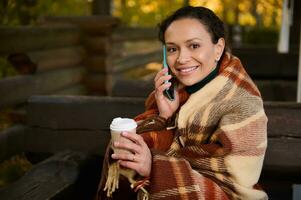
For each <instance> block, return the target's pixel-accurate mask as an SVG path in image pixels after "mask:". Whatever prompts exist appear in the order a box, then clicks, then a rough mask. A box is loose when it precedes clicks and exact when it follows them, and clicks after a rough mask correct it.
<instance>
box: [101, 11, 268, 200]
mask: <svg viewBox="0 0 301 200" xmlns="http://www.w3.org/2000/svg"><path fill="white" fill-rule="evenodd" d="M159 27H160V32H159V39H160V40H161V42H162V43H163V44H164V45H166V48H167V63H168V65H169V68H170V71H171V74H172V75H167V70H166V69H163V70H161V71H160V72H158V74H157V75H156V77H155V80H154V84H155V91H154V92H152V93H151V94H150V96H149V97H148V99H147V101H146V112H145V113H143V114H141V115H139V116H137V117H136V120H137V121H139V122H140V125H139V126H138V129H137V132H138V133H142V134H140V135H131V134H127V133H123V137H125V138H127V139H128V140H129V141H130V142H116V143H114V144H113V145H114V146H115V147H117V148H124V149H127V150H129V151H130V152H133V153H131V154H115V153H113V154H111V158H112V159H114V160H118V163H119V164H120V166H122V167H124V168H126V169H132V170H134V171H135V172H136V173H137V174H138V175H139V177H140V179H142V180H143V181H141V182H139V183H141V184H140V185H139V186H144V187H143V188H144V189H145V190H147V191H148V193H149V197H150V198H151V199H244V200H245V199H252V200H254V199H267V195H266V193H265V192H263V191H261V190H259V189H257V187H256V184H257V181H258V179H259V176H260V173H261V169H262V164H263V159H264V154H265V150H266V147H267V133H266V128H267V117H266V115H265V112H264V110H263V103H262V99H261V96H260V92H259V91H258V89H257V87H256V86H255V84H254V83H253V81H252V80H251V79H250V77H249V76H248V74H247V73H246V71H245V70H244V68H243V66H242V64H241V62H240V61H239V59H238V58H236V57H234V56H233V55H231V54H230V53H229V52H227V51H226V41H225V31H224V25H223V22H222V21H221V20H220V19H219V18H218V17H217V16H216V15H215V14H214V13H213V12H212V11H211V10H209V9H207V8H204V7H191V6H188V7H184V8H180V9H179V10H177V11H176V12H175V13H173V14H172V15H171V16H169V17H168V18H167V19H165V20H164V21H163V22H162V23H161V24H160V26H159ZM172 79H173V81H169V80H172ZM168 81H169V82H168ZM170 82H173V83H174V84H176V89H175V100H173V101H170V100H169V99H168V98H167V97H166V96H165V95H164V90H166V89H169V88H170V87H171V83H170ZM108 155H110V154H109V153H108ZM109 163H110V161H109ZM111 163H112V162H111ZM109 166H110V164H109ZM109 168H110V167H109ZM105 173H106V167H105V168H104V174H105ZM104 177H105V178H103V180H104V179H106V175H104ZM148 181H149V182H148ZM146 183H148V184H146ZM101 187H103V184H101ZM139 188H140V187H139ZM139 188H138V189H139ZM138 198H140V197H138Z"/></svg>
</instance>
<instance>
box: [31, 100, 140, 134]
mask: <svg viewBox="0 0 301 200" xmlns="http://www.w3.org/2000/svg"><path fill="white" fill-rule="evenodd" d="M143 110H144V99H142V98H125V97H122V98H118V97H89V96H74V97H72V96H32V97H31V98H30V99H29V101H28V113H27V114H28V125H29V126H31V127H33V126H38V127H44V128H51V129H84V130H91V129H92V130H98V129H100V130H101V129H104V127H105V128H106V127H108V124H110V123H111V120H112V119H113V118H115V117H134V116H136V115H137V114H139V113H141V112H143ZM41 115H43V117H41Z"/></svg>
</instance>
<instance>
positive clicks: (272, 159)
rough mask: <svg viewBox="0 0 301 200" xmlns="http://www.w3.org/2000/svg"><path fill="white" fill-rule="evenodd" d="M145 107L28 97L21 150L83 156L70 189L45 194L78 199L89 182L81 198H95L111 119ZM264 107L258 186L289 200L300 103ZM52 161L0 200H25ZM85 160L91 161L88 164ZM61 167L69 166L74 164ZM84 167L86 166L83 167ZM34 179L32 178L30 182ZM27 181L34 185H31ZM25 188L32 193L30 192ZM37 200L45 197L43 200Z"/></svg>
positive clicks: (298, 162) (299, 142) (300, 140)
mask: <svg viewBox="0 0 301 200" xmlns="http://www.w3.org/2000/svg"><path fill="white" fill-rule="evenodd" d="M143 105H144V99H143V98H118V97H85V96H81V97H72V96H69V97H68V96H33V97H32V98H30V100H29V103H28V111H27V112H28V127H26V128H25V130H24V134H23V136H20V137H22V138H24V140H23V141H24V142H23V143H22V144H19V145H20V146H21V147H20V148H19V149H23V151H25V152H27V153H31V155H40V154H41V153H43V154H54V156H55V158H59V159H61V158H63V157H64V156H62V157H61V156H60V155H61V153H60V152H62V151H64V150H66V149H68V150H69V153H68V154H70V155H74V156H75V155H77V154H79V155H82V156H79V157H80V158H81V159H78V162H77V163H78V164H77V165H74V166H73V167H75V168H76V169H78V170H77V171H76V170H75V173H74V174H73V177H72V178H69V179H68V180H69V181H68V183H66V182H65V184H66V185H67V186H66V185H65V186H64V187H62V188H61V189H60V190H59V189H58V187H61V185H60V184H56V185H57V187H48V188H47V195H48V196H49V197H50V196H51V197H56V198H59V197H62V196H64V198H66V199H68V198H70V197H72V196H74V195H75V194H76V195H77V196H78V195H79V194H78V191H77V189H76V188H78V187H83V185H84V184H86V183H89V184H88V186H87V187H85V188H86V190H84V192H82V193H81V194H80V195H82V196H83V197H85V198H86V199H89V198H92V197H93V194H94V193H95V191H96V188H97V182H98V181H99V176H100V172H101V167H102V164H101V159H102V156H103V154H104V150H105V146H106V144H107V143H108V141H109V138H110V134H109V124H110V122H111V120H112V119H113V118H114V117H117V116H122V117H134V116H135V115H137V114H139V113H141V112H143V110H144V106H143ZM264 106H265V111H266V114H267V115H268V118H269V122H268V149H267V152H266V157H265V161H264V167H263V173H262V176H261V179H260V183H261V185H262V186H263V188H264V189H265V190H266V191H267V193H268V194H269V197H270V199H276V200H277V199H291V198H292V196H293V184H295V186H294V188H297V187H296V184H300V183H301V173H300V171H301V170H300V169H301V159H300V158H301V152H300V151H299V148H300V146H301V129H300V125H301V104H297V103H289V102H288V103H280V102H265V104H264ZM20 135H22V134H20ZM10 142H12V141H10ZM63 155H64V153H63ZM70 157H72V156H70ZM89 158H90V159H89ZM91 158H92V159H91ZM49 159H50V161H44V162H42V163H39V164H37V165H36V166H35V167H34V168H33V169H32V170H31V171H30V172H29V173H28V174H27V175H25V176H24V177H23V178H21V179H20V180H19V181H17V182H16V183H15V184H14V185H12V186H9V187H8V188H5V189H3V190H0V199H14V198H9V196H8V194H11V195H12V193H10V192H9V191H13V190H14V191H15V192H16V193H18V194H14V195H13V196H12V197H15V196H16V195H19V196H18V197H20V198H19V199H26V198H25V196H24V198H23V196H22V195H24V194H25V192H24V190H25V189H24V185H25V181H24V180H33V179H34V178H35V179H37V178H41V179H43V176H41V177H37V175H38V174H37V173H34V172H32V171H35V170H37V169H40V168H45V163H47V162H50V163H51V162H52V161H51V160H53V157H50V158H49ZM87 160H90V161H89V162H87ZM62 162H63V163H64V162H65V163H69V162H70V161H69V160H67V161H62ZM85 163H88V164H85ZM47 165H48V164H47ZM83 165H86V167H81V166H83ZM62 166H64V167H63V169H67V168H68V167H70V166H69V164H66V166H65V164H64V165H62ZM87 166H88V167H87ZM55 167H57V165H54V164H50V165H48V166H47V169H48V168H49V169H51V170H50V171H49V175H50V176H51V174H53V173H54V172H55V170H56V169H55ZM45 169H46V168H45ZM62 173H63V174H65V173H68V170H63V171H62ZM86 173H88V174H89V175H88V176H85V177H86V178H85V179H84V180H83V179H80V178H78V177H83V176H80V174H86ZM46 174H47V173H46ZM30 176H31V177H32V178H28V177H30ZM25 177H26V178H25ZM54 177H55V176H54ZM56 181H57V182H60V181H64V179H60V178H56ZM29 182H30V183H31V181H29ZM30 183H28V182H27V183H26V184H30ZM34 183H35V184H36V185H40V184H44V182H43V181H40V182H39V181H36V182H34ZM74 185H76V186H77V187H74ZM297 186H298V185H297ZM12 187H13V189H12ZM37 187H39V186H37ZM20 188H23V190H21V189H20ZM66 188H67V189H66ZM27 189H28V192H29V193H30V191H31V190H30V189H31V188H30V187H28V188H27ZM21 191H22V192H21ZM42 191H43V192H44V188H43V190H42V189H41V190H39V192H42ZM66 191H67V192H66ZM4 197H5V198H4ZM37 197H40V196H37ZM67 197H68V198H67ZM36 199H45V198H43V197H42V196H41V198H36Z"/></svg>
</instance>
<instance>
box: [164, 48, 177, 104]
mask: <svg viewBox="0 0 301 200" xmlns="http://www.w3.org/2000/svg"><path fill="white" fill-rule="evenodd" d="M163 68H167V69H168V72H167V73H166V74H168V73H169V67H168V65H167V60H166V46H165V45H163ZM166 82H169V81H166ZM163 93H164V95H165V96H166V97H167V98H168V99H169V100H170V101H173V100H174V99H175V93H174V85H173V84H172V85H171V86H170V88H169V89H166V90H164V92H163Z"/></svg>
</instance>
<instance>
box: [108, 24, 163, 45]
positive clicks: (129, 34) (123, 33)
mask: <svg viewBox="0 0 301 200" xmlns="http://www.w3.org/2000/svg"><path fill="white" fill-rule="evenodd" d="M157 37H158V30H157V29H156V28H138V27H135V28H131V27H117V28H116V29H115V30H114V32H113V35H112V38H113V41H114V42H117V41H137V40H154V39H156V38H157Z"/></svg>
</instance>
